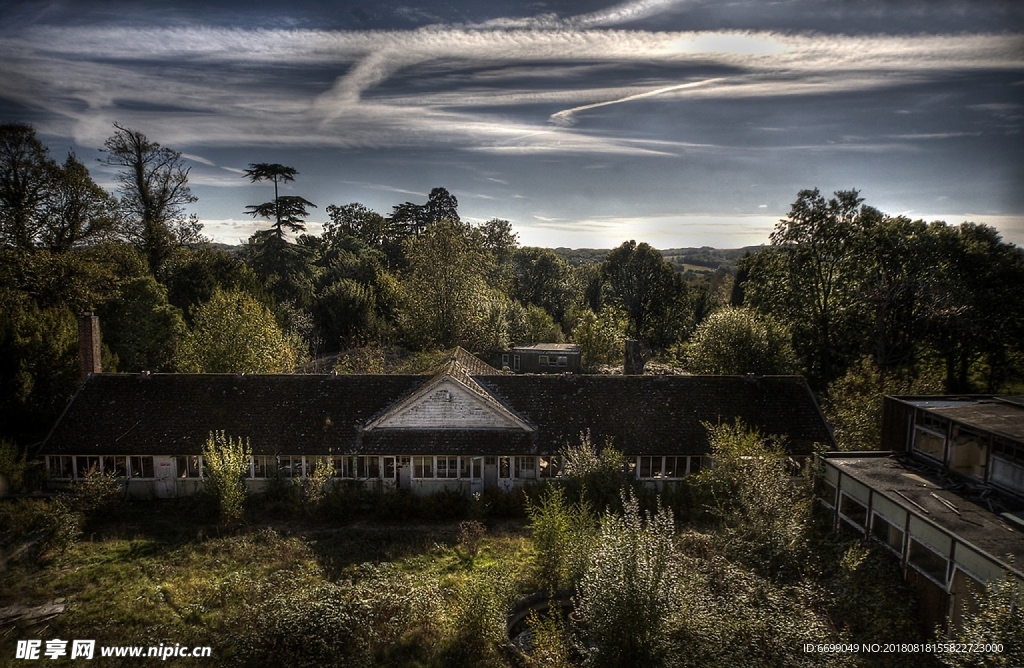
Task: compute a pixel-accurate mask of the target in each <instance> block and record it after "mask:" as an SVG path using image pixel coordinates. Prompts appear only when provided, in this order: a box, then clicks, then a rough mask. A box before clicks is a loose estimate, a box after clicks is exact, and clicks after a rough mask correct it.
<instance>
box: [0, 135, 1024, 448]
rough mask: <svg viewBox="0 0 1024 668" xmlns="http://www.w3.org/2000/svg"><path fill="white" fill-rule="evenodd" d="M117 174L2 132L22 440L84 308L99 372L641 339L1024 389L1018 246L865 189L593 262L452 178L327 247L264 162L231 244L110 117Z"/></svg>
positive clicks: (725, 367) (876, 380) (808, 371)
mask: <svg viewBox="0 0 1024 668" xmlns="http://www.w3.org/2000/svg"><path fill="white" fill-rule="evenodd" d="M101 162H103V163H104V164H105V165H107V166H110V167H113V168H115V169H116V171H117V175H118V176H117V179H118V181H117V182H118V187H117V189H116V192H113V193H110V192H107V191H105V190H104V189H103V188H101V187H99V186H98V185H97V184H96V183H95V182H94V181H93V180H92V178H91V176H90V174H89V170H88V169H87V168H86V167H85V165H83V164H82V163H81V162H80V161H78V159H77V158H76V157H75V156H74V154H69V155H68V156H67V157H66V158H65V160H64V162H62V163H61V162H58V161H56V160H55V159H53V158H52V157H51V156H50V155H49V152H48V151H47V149H46V148H45V146H43V144H42V143H41V142H40V141H39V139H38V137H37V136H36V133H35V130H34V129H33V128H32V127H31V126H28V125H24V124H17V123H14V124H4V125H2V126H0V172H2V173H0V255H2V257H0V309H2V321H0V420H2V423H3V425H4V427H3V429H4V431H5V434H4V435H5V436H8V437H17V438H18V439H19V440H22V441H23V442H30V441H32V440H37V439H39V438H40V437H41V436H42V433H43V430H45V429H46V427H47V426H48V425H49V424H51V422H52V420H53V419H54V417H55V416H56V414H57V413H58V412H59V411H60V410H61V409H62V408H63V406H64V405H65V403H66V401H67V399H68V397H69V396H70V395H71V393H72V392H73V391H74V389H75V387H76V386H77V383H78V370H77V368H78V367H77V361H76V356H77V343H76V341H77V329H76V316H77V315H78V314H79V313H81V312H83V311H87V310H89V311H95V312H97V313H99V315H100V317H101V323H102V325H101V328H102V332H103V343H104V347H103V355H104V368H105V369H106V370H117V371H124V372H139V371H143V370H149V371H153V372H162V371H183V372H236V373H237V372H246V373H261V372H262V373H265V372H291V371H293V370H294V369H296V368H297V367H298V366H300V365H301V364H303V363H304V362H306V361H308V360H310V359H317V358H322V357H324V356H326V355H329V354H331V353H336V352H339V351H344V350H349V349H353V348H356V349H361V350H364V351H366V350H370V351H376V353H375V354H374V355H370V356H364V357H363V359H368V358H378V357H379V354H380V353H382V351H385V350H393V349H407V350H412V351H425V350H436V349H441V348H448V347H451V346H454V345H461V346H463V347H466V348H468V349H471V350H473V351H477V352H480V351H486V350H493V349H500V348H504V347H506V346H508V345H510V344H516V343H524V342H531V341H549V342H559V341H566V340H568V341H573V342H577V343H580V344H581V345H582V346H583V355H584V363H585V364H587V365H589V366H591V367H594V366H597V365H600V364H605V363H609V364H612V363H614V364H619V363H621V360H622V355H623V346H624V341H625V339H626V338H633V339H637V340H639V341H640V342H641V343H642V345H643V347H644V353H645V356H646V357H647V358H648V359H650V358H654V359H656V360H658V361H661V362H665V363H667V364H670V365H674V366H677V367H681V368H683V369H685V370H688V371H691V372H694V373H793V372H795V373H803V374H805V375H807V377H808V378H809V380H810V382H811V384H812V386H813V387H815V388H816V389H818V390H820V391H823V392H824V391H827V389H828V388H829V386H830V384H834V383H839V382H844V378H845V377H846V375H847V373H848V372H849V371H850V370H851V369H852V370H853V372H854V374H855V376H856V377H858V378H861V379H862V380H863V378H864V377H868V378H869V379H870V383H869V384H872V383H873V384H874V385H875V389H876V390H877V389H878V388H881V387H882V386H883V385H885V383H887V382H889V380H887V379H892V378H896V379H899V382H900V383H903V384H904V385H905V386H907V387H910V386H913V385H914V383H916V382H917V381H918V379H921V378H925V379H930V378H938V379H939V380H941V382H942V383H943V384H944V387H945V389H946V390H948V391H953V392H964V391H969V390H984V391H995V390H1000V389H1007V388H1014V387H1019V382H1020V380H1021V377H1022V370H1024V355H1022V350H1021V342H1022V341H1024V322H1022V315H1021V314H1022V313H1024V308H1021V307H1022V303H1021V302H1022V299H1024V292H1022V291H1021V290H1020V289H1019V286H1020V285H1022V284H1024V259H1022V253H1021V250H1020V249H1019V248H1017V247H1015V246H1013V245H1011V244H1006V243H1004V242H1002V241H1001V240H1000V238H999V235H998V233H997V232H996V231H995V230H994V229H992V228H990V227H987V226H985V225H976V224H964V225H960V226H948V225H945V224H943V223H931V224H928V223H925V222H922V221H911V220H909V219H907V218H903V217H899V216H897V217H892V216H887V215H884V214H882V213H881V212H879V211H877V210H875V209H873V208H871V207H869V206H866V205H865V204H864V203H863V201H862V200H861V198H860V197H859V196H858V194H857V193H856V191H849V192H840V193H836V194H835V197H834V198H833V199H825V198H824V197H823V196H822V195H821V194H820V193H818V192H817V191H816V190H815V191H803V192H801V193H800V194H799V196H798V199H797V201H796V202H795V203H794V204H793V207H792V209H791V211H790V213H789V215H788V216H787V218H786V219H784V220H783V221H781V222H780V223H779V225H778V226H777V227H776V230H775V232H774V233H773V234H772V237H771V244H770V245H768V246H765V247H762V248H760V249H752V250H749V251H748V252H747V254H746V255H745V256H744V257H742V258H740V259H739V260H738V262H737V260H736V254H738V251H715V250H714V249H705V248H702V249H681V250H680V251H678V252H673V253H670V255H671V258H670V259H671V261H670V259H667V258H666V257H664V256H663V254H662V253H659V252H658V251H657V250H655V249H653V248H652V247H650V246H649V245H648V244H645V243H636V242H634V241H628V242H625V243H623V244H622V245H621V246H619V247H618V248H615V249H613V250H611V251H610V252H604V251H602V252H600V253H599V254H598V255H597V256H593V257H592V255H593V253H596V251H594V252H589V251H573V252H568V251H566V250H565V249H557V250H551V249H545V248H531V247H523V246H520V245H519V243H518V237H517V235H516V233H515V232H514V230H513V229H512V226H511V224H510V223H509V222H508V221H506V220H501V219H492V220H489V221H487V222H486V223H483V224H478V225H474V224H470V223H467V222H465V221H463V220H462V219H461V218H460V215H459V212H458V201H457V199H456V198H455V196H454V195H452V194H451V193H450V192H448V191H447V190H445V189H444V188H435V189H434V190H432V191H431V192H430V195H429V196H428V198H427V200H426V201H425V202H421V203H415V202H403V203H400V204H396V205H394V206H393V207H392V210H391V211H390V212H388V213H378V212H376V211H373V210H371V209H369V208H367V207H366V206H364V205H362V204H358V203H350V204H343V205H338V204H330V205H327V206H326V207H325V213H326V215H327V220H326V222H325V223H324V226H323V233H322V234H320V235H312V234H309V233H308V232H307V231H306V225H305V223H306V218H307V217H308V215H309V211H310V210H311V209H313V208H315V207H316V206H317V205H316V204H314V203H313V202H310V201H309V200H307V199H305V198H304V197H301V196H299V195H295V194H291V193H292V189H293V188H296V186H294V185H288V184H292V183H293V182H295V181H296V180H297V179H298V177H299V176H300V175H299V174H298V172H297V171H296V170H295V169H294V168H292V167H289V166H286V165H280V164H276V163H252V164H250V165H249V169H247V170H246V172H245V178H248V179H250V180H251V181H252V182H253V183H260V184H262V185H263V186H264V187H265V188H266V190H265V192H266V193H267V196H266V199H267V201H265V202H262V203H256V204H252V205H250V206H248V207H246V213H247V214H249V215H251V216H253V218H254V219H258V220H262V221H264V222H265V224H266V228H265V229H262V230H260V231H258V232H257V233H255V234H254V235H253V236H252V237H251V238H250V239H249V240H248V242H247V243H246V244H245V245H244V246H243V247H242V248H241V250H240V251H239V252H227V251H226V250H225V249H223V248H218V247H215V246H214V245H213V244H211V243H209V242H208V240H206V239H205V238H204V237H203V236H202V229H201V225H200V224H199V222H198V221H197V219H196V218H195V216H194V215H190V214H189V213H188V211H187V208H188V206H189V205H190V204H192V203H194V202H195V200H196V198H195V196H194V195H192V193H191V191H190V190H189V187H188V176H189V170H188V166H187V164H186V162H185V160H184V159H183V158H182V156H181V154H180V153H179V152H177V151H175V150H173V149H170V148H167V147H164V146H161V145H160V144H158V143H157V142H154V141H151V140H150V139H148V138H147V137H145V136H144V135H143V134H141V133H140V132H138V131H135V130H132V129H129V128H125V127H122V126H119V125H115V126H114V129H113V134H112V135H111V137H110V138H109V139H108V140H107V141H106V143H105V146H104V157H103V158H102V160H101ZM286 186H287V188H286ZM271 189H272V193H271ZM271 194H272V196H271ZM588 253H590V255H588ZM734 263H735V265H734ZM734 266H735V267H737V268H736V270H735V271H736V273H735V275H734V274H733V270H734V269H733V268H734ZM712 268H713V269H712ZM698 269H701V270H704V269H706V270H707V271H700V272H699V273H698V272H697V271H696V270H698ZM686 270H688V272H687V271H686ZM349 366H352V365H349ZM352 370H355V371H379V370H380V366H379V365H369V366H368V368H366V369H361V368H353V369H352ZM858 374H859V375H858ZM855 380H856V378H854V379H853V380H849V379H847V381H846V382H847V383H848V384H851V383H852V384H855V383H854V381H855ZM862 384H863V383H862Z"/></svg>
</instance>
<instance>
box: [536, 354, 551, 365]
mask: <svg viewBox="0 0 1024 668" xmlns="http://www.w3.org/2000/svg"><path fill="white" fill-rule="evenodd" d="M537 363H538V364H540V365H541V366H547V365H548V356H547V355H541V356H540V357H538V358H537Z"/></svg>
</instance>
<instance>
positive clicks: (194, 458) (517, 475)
mask: <svg viewBox="0 0 1024 668" xmlns="http://www.w3.org/2000/svg"><path fill="white" fill-rule="evenodd" d="M154 459H155V458H154V457H152V456H145V455H142V456H140V455H104V456H86V455H49V456H47V457H46V469H47V472H48V474H49V477H50V478H53V479H57V480H80V479H82V478H84V477H85V476H86V475H87V474H88V473H89V472H90V471H98V472H100V473H106V474H112V475H114V476H116V477H118V478H138V479H154V478H156V477H157V476H156V467H155V466H154ZM171 459H173V461H174V464H175V466H174V469H175V470H174V472H173V473H171V475H172V476H173V477H176V478H201V477H203V458H202V456H201V455H187V456H177V457H173V458H171ZM702 460H703V458H702V457H701V456H699V455H692V456H676V455H671V456H666V455H661V456H657V455H650V456H648V455H645V456H640V457H632V458H630V459H629V460H628V466H629V469H630V471H631V472H632V473H633V474H634V475H635V477H636V478H638V479H640V480H662V479H668V480H671V479H681V478H684V477H685V476H687V475H690V474H693V473H697V472H698V471H700V469H701V465H702ZM327 465H333V467H334V470H333V475H332V477H335V478H350V479H362V480H366V479H371V480H372V479H384V480H394V479H396V478H399V477H400V476H401V475H402V474H403V472H404V473H405V474H406V475H408V476H409V477H410V478H412V479H470V480H472V479H479V478H482V477H484V476H486V475H488V474H491V475H494V476H495V477H498V478H504V479H518V480H545V479H551V478H560V477H562V475H563V472H564V471H563V469H564V461H563V458H562V457H561V456H559V455H540V456H525V457H524V456H491V457H488V456H453V455H427V456H421V455H414V456H401V455H395V456H390V455H389V456H367V455H348V456H343V457H339V456H332V457H316V456H309V455H307V456H298V455H276V456H275V455H255V456H253V457H251V458H250V461H249V473H248V476H247V477H248V478H250V479H253V480H261V479H269V478H274V477H278V476H280V477H288V478H303V477H306V476H310V475H312V474H313V473H314V472H315V471H316V468H317V467H318V466H327Z"/></svg>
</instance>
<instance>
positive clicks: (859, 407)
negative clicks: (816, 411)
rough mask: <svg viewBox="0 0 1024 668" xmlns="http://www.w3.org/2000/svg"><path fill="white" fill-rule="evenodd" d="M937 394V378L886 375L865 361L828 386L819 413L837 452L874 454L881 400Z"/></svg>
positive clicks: (878, 437) (879, 432)
mask: <svg viewBox="0 0 1024 668" xmlns="http://www.w3.org/2000/svg"><path fill="white" fill-rule="evenodd" d="M941 393H942V383H941V381H940V380H939V378H937V377H933V376H932V375H930V374H922V375H919V376H917V377H914V376H913V375H911V374H910V373H909V372H905V373H893V372H887V371H885V370H884V369H881V368H879V367H878V366H877V365H876V364H875V362H874V360H872V359H871V358H870V357H865V358H863V359H861V360H860V362H858V363H856V364H853V365H851V366H850V368H849V369H847V371H846V373H845V374H843V376H842V377H840V378H837V379H836V380H834V381H832V383H830V384H829V386H828V398H827V399H826V400H825V402H824V404H823V405H822V410H823V411H824V413H825V417H826V419H827V420H828V423H829V424H830V425H832V429H833V431H834V434H835V437H836V443H837V444H838V446H839V449H840V450H848V451H862V450H878V449H879V448H880V447H882V399H883V397H885V396H886V395H892V394H922V395H927V394H941Z"/></svg>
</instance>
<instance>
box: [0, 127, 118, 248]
mask: <svg viewBox="0 0 1024 668" xmlns="http://www.w3.org/2000/svg"><path fill="white" fill-rule="evenodd" d="M118 223H119V216H118V211H117V207H116V202H115V201H114V199H113V198H112V197H111V196H110V195H108V194H107V192H106V191H105V190H103V189H102V188H100V187H99V186H98V185H96V183H95V182H94V181H93V180H92V177H91V176H90V175H89V170H88V169H86V167H85V165H83V164H82V163H81V162H79V161H78V159H77V158H75V155H74V153H69V154H68V157H67V159H66V160H65V161H64V164H63V165H58V164H57V163H56V162H54V161H53V160H52V159H51V158H50V157H49V152H48V151H47V149H46V147H45V146H43V144H42V142H40V141H39V139H38V138H37V137H36V132H35V129H34V128H32V127H31V126H29V125H24V124H22V123H5V124H2V125H0V245H2V246H6V247H8V248H16V249H19V250H22V251H26V252H31V251H34V250H36V249H37V248H41V247H42V248H48V249H49V250H51V251H53V252H66V251H69V250H71V249H72V248H73V247H76V246H78V245H80V244H81V243H83V242H87V241H91V240H94V239H97V238H100V237H101V236H102V235H104V234H106V233H108V232H112V231H115V230H116V228H117V226H118Z"/></svg>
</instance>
